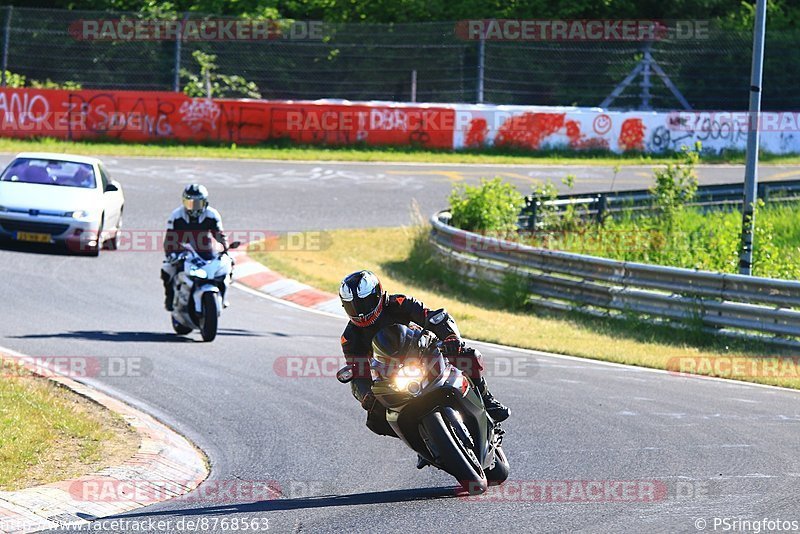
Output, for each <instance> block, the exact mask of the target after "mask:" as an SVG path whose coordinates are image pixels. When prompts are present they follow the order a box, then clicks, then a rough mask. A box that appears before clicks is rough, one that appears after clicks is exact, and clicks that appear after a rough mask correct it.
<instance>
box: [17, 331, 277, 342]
mask: <svg viewBox="0 0 800 534" xmlns="http://www.w3.org/2000/svg"><path fill="white" fill-rule="evenodd" d="M217 335H218V336H225V337H266V336H280V337H282V336H283V334H281V333H279V332H276V333H273V332H251V331H249V330H240V329H234V328H230V329H228V328H221V329H220V330H219V332H217ZM8 337H11V338H15V339H82V340H90V341H116V342H144V343H193V342H195V341H199V338H198V339H194V338H193V337H191V335H190V336H179V335H177V334H173V333H171V332H115V331H113V330H73V331H72V332H60V333H58V334H26V335H21V336H8Z"/></svg>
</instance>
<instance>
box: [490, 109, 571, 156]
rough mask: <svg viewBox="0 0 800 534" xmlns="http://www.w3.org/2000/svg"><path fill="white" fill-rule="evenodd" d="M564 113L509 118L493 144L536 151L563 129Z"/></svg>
mask: <svg viewBox="0 0 800 534" xmlns="http://www.w3.org/2000/svg"><path fill="white" fill-rule="evenodd" d="M565 115H566V114H565V113H530V112H528V113H523V114H522V115H517V116H516V117H511V118H510V119H508V120H507V121H505V122H504V123H503V125H502V126H501V127H500V130H499V131H498V132H497V136H496V137H495V141H494V144H495V145H496V146H510V147H517V148H529V149H533V150H536V149H538V148H539V147H540V146H541V144H542V141H544V140H545V139H546V138H547V137H548V136H550V135H553V134H554V133H556V132H558V131H559V130H560V129H561V128H563V127H564V116H565Z"/></svg>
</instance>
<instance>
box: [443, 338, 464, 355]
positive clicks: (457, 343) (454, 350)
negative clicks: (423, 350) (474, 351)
mask: <svg viewBox="0 0 800 534" xmlns="http://www.w3.org/2000/svg"><path fill="white" fill-rule="evenodd" d="M442 347H443V350H442V352H444V354H445V356H458V355H459V354H461V350H462V349H463V348H464V343H463V342H462V341H461V340H460V339H458V338H457V337H456V336H450V337H448V338H447V339H445V340H444V342H443V343H442Z"/></svg>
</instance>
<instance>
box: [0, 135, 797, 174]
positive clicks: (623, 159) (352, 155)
mask: <svg viewBox="0 0 800 534" xmlns="http://www.w3.org/2000/svg"><path fill="white" fill-rule="evenodd" d="M23 151H44V152H70V153H73V154H83V155H92V156H117V157H124V156H139V157H164V158H228V159H273V160H286V161H365V162H398V163H405V162H413V163H436V164H448V163H473V164H518V165H525V164H527V165H583V166H607V167H608V166H614V165H661V164H665V163H671V162H675V161H676V160H677V159H679V158H678V156H674V157H673V156H658V157H651V156H647V155H642V154H638V153H630V154H622V155H610V154H609V153H608V152H605V151H585V152H574V151H567V150H546V151H541V152H530V151H521V150H514V149H508V148H492V149H482V150H462V151H458V152H454V151H451V150H426V149H419V148H415V147H368V146H355V147H353V146H347V147H337V146H295V145H288V144H286V143H277V142H276V143H273V144H266V145H256V146H244V145H241V146H240V145H236V144H225V145H222V144H197V145H191V144H189V145H187V144H177V143H171V142H163V143H148V144H139V143H122V142H117V141H113V140H97V141H63V140H59V139H52V138H40V139H9V138H0V152H23ZM744 159H745V158H744V153H742V152H731V153H724V154H721V155H708V156H704V157H703V158H702V159H701V163H737V164H741V163H744ZM761 163H773V164H786V165H789V164H800V155H771V154H764V155H763V156H762V159H761Z"/></svg>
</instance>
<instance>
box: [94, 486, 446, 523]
mask: <svg viewBox="0 0 800 534" xmlns="http://www.w3.org/2000/svg"><path fill="white" fill-rule="evenodd" d="M456 496H457V493H456V488H455V487H453V486H450V487H444V486H442V487H435V488H419V489H404V490H389V491H375V492H370V493H353V494H350V495H319V496H314V497H302V498H296V499H271V500H267V501H257V502H252V503H241V504H227V505H219V506H207V507H204V508H182V509H177V510H163V511H158V512H149V513H147V512H141V513H137V514H125V515H116V516H109V517H104V518H103V519H104V520H105V519H130V518H135V517H156V516H166V515H170V516H187V515H214V514H235V513H255V512H274V511H280V510H301V509H307V508H327V507H330V506H358V505H363V504H390V503H398V502H410V501H426V500H431V499H447V498H453V497H456ZM172 502H173V503H175V502H180V499H177V500H175V501H172ZM79 515H82V516H85V514H79ZM85 518H86V519H94V518H92V517H85Z"/></svg>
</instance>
